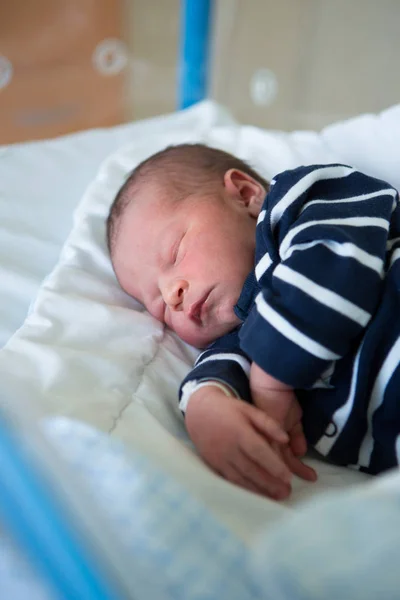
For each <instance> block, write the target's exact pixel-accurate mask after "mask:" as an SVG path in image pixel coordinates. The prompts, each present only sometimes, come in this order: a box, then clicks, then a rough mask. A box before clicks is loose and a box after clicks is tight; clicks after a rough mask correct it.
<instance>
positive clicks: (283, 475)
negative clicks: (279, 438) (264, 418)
mask: <svg viewBox="0 0 400 600" xmlns="http://www.w3.org/2000/svg"><path fill="white" fill-rule="evenodd" d="M238 449H239V450H240V451H241V452H242V453H243V454H244V455H245V456H247V458H249V459H251V460H252V461H253V462H255V463H256V464H257V465H258V466H259V467H260V468H261V469H263V471H266V472H267V473H269V474H270V475H272V476H273V477H275V478H276V479H280V480H281V481H283V482H284V483H288V484H289V483H290V481H291V479H292V474H291V472H290V470H289V469H288V467H287V466H286V464H285V462H284V461H283V459H282V458H281V457H280V456H278V455H277V454H276V453H275V452H274V450H272V448H271V447H270V445H269V443H268V442H267V440H266V439H265V438H264V437H262V436H261V435H259V434H258V433H257V432H256V431H255V430H253V429H251V428H250V427H249V428H247V429H246V430H244V431H243V432H242V433H241V435H240V438H239V440H238Z"/></svg>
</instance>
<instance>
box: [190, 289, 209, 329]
mask: <svg viewBox="0 0 400 600" xmlns="http://www.w3.org/2000/svg"><path fill="white" fill-rule="evenodd" d="M210 291H211V290H210ZM210 291H208V292H207V293H206V294H204V296H202V298H200V300H198V301H197V302H195V303H194V304H192V305H191V306H190V308H189V312H188V317H189V319H192V320H193V321H195V322H196V323H197V324H198V325H203V320H204V317H205V312H206V306H205V305H206V301H207V300H208V297H209V295H210Z"/></svg>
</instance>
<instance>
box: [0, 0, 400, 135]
mask: <svg viewBox="0 0 400 600" xmlns="http://www.w3.org/2000/svg"><path fill="white" fill-rule="evenodd" d="M180 8H181V3H180V1H179V0H14V2H12V3H11V2H8V1H7V0H0V143H8V142H13V141H23V140H27V139H35V138H41V137H48V136H54V135H59V134H63V133H67V132H70V131H76V130H79V129H84V128H89V127H97V126H106V125H112V124H116V123H121V122H124V121H126V120H131V119H140V118H144V117H148V116H153V115H156V114H161V113H165V112H170V111H172V110H174V109H175V107H176V81H177V57H178V48H179V16H180ZM399 30H400V1H399V0H379V1H378V0H280V1H279V2H277V1H276V0H215V10H214V23H213V46H212V61H211V62H212V66H211V81H210V95H211V96H212V97H213V98H214V99H215V100H217V101H218V102H220V103H221V104H224V105H226V106H227V107H228V108H230V109H231V111H232V112H233V114H234V115H235V116H236V117H237V118H238V119H239V120H240V121H242V122H247V123H252V124H255V125H259V126H263V127H269V128H277V129H287V130H290V129H296V128H313V129H315V128H316V129H318V128H321V127H322V126H324V125H326V124H328V123H331V122H333V121H336V120H338V119H342V118H346V117H350V116H353V115H356V114H359V113H362V112H368V111H371V112H375V111H379V110H382V109H383V108H385V107H387V106H390V105H391V104H394V103H397V102H399V101H400V77H399V75H398V72H399V67H398V62H399V56H400V35H399Z"/></svg>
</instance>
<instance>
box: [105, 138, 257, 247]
mask: <svg viewBox="0 0 400 600" xmlns="http://www.w3.org/2000/svg"><path fill="white" fill-rule="evenodd" d="M229 169H239V170H240V171H243V172H244V173H247V174H248V175H250V176H251V177H253V179H255V180H256V181H258V182H259V183H260V184H261V185H263V186H264V187H265V189H266V190H268V188H269V184H268V183H267V181H266V180H265V179H263V177H261V176H260V175H259V174H258V173H257V172H256V171H254V170H253V169H252V168H251V167H250V166H249V165H248V164H246V163H245V162H244V161H243V160H241V159H240V158H237V157H236V156H233V155H232V154H229V153H228V152H224V151H223V150H218V149H217V148H210V147H209V146H206V145H204V144H180V145H178V146H168V147H167V148H165V149H164V150H161V151H160V152H157V153H156V154H153V155H152V156H150V157H149V158H147V159H146V160H144V161H143V162H141V163H140V164H139V165H138V166H137V167H135V169H133V171H132V172H131V173H130V174H129V175H128V177H127V179H126V181H125V182H124V184H123V185H122V186H121V188H120V189H119V191H118V193H117V195H116V197H115V199H114V202H113V203H112V205H111V208H110V212H109V215H108V218H107V227H106V230H107V247H108V250H109V252H110V254H111V255H112V251H113V248H114V245H115V240H116V237H117V233H118V226H119V223H120V220H121V217H122V215H123V213H124V211H125V209H126V207H127V206H128V204H129V203H130V202H131V201H132V200H133V199H134V197H135V192H137V191H138V189H139V188H140V186H141V185H142V184H143V183H146V182H148V181H160V182H161V183H162V185H163V187H165V188H166V189H167V190H168V191H170V192H171V195H173V197H174V199H175V200H176V201H178V200H179V199H183V198H187V197H188V196H190V195H192V194H194V193H198V192H201V193H202V194H207V193H208V192H212V190H214V189H215V187H216V185H218V184H222V183H223V180H224V175H225V173H226V172H227V171H228V170H229Z"/></svg>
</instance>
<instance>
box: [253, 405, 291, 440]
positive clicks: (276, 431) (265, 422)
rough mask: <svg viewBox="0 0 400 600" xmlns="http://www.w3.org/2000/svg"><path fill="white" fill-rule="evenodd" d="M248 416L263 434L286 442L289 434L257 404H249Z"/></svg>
mask: <svg viewBox="0 0 400 600" xmlns="http://www.w3.org/2000/svg"><path fill="white" fill-rule="evenodd" d="M247 408H248V409H250V410H248V416H249V419H250V421H251V423H252V424H253V425H254V427H255V428H256V429H257V430H258V431H259V432H260V433H262V434H263V435H266V436H267V437H269V438H271V439H272V440H275V441H276V442H278V443H280V444H286V443H287V442H288V440H289V436H288V434H287V433H286V431H284V430H283V429H282V428H281V427H280V426H279V425H278V423H277V422H276V421H275V420H274V419H272V418H271V417H269V416H268V415H267V414H266V413H265V412H263V411H262V410H260V409H259V408H256V407H255V406H248V407H247Z"/></svg>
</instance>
